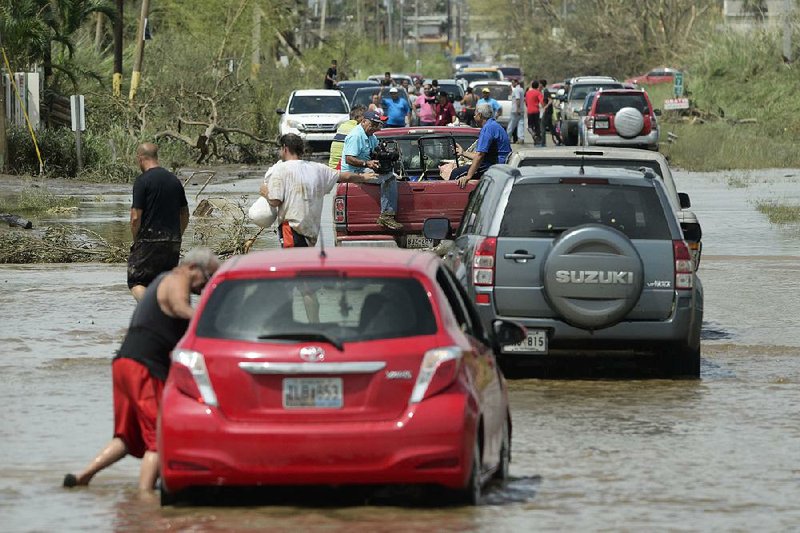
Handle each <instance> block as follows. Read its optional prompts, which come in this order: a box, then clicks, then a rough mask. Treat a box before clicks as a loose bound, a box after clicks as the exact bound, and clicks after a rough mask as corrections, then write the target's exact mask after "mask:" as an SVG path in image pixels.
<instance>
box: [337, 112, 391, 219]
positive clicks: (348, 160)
mask: <svg viewBox="0 0 800 533" xmlns="http://www.w3.org/2000/svg"><path fill="white" fill-rule="evenodd" d="M384 121H386V117H385V116H383V115H380V114H378V113H376V112H375V111H367V112H366V113H364V118H363V119H362V120H361V123H360V124H359V125H358V126H356V127H355V128H353V129H352V131H350V133H348V134H347V137H345V139H344V149H343V150H342V170H343V171H348V172H356V173H361V172H366V170H367V169H373V170H376V169H378V168H379V167H380V164H379V163H378V161H377V160H375V159H370V154H371V153H372V151H373V150H374V149H375V147H376V146H378V138H377V137H375V132H376V131H378V130H379V129H380V128H381V126H382V125H383V123H384ZM377 182H378V183H380V184H381V214H380V216H379V217H378V220H377V221H376V222H377V223H378V224H380V225H381V226H383V227H385V228H388V229H390V230H399V229H402V228H403V225H402V224H400V223H399V222H397V220H395V214H396V213H397V179H396V177H395V175H394V173H392V172H390V173H388V174H379V175H378V178H377Z"/></svg>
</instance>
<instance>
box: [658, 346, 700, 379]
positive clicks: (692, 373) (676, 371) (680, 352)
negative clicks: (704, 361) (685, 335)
mask: <svg viewBox="0 0 800 533" xmlns="http://www.w3.org/2000/svg"><path fill="white" fill-rule="evenodd" d="M661 357H662V367H663V369H664V371H665V373H666V374H667V375H668V376H669V377H671V378H683V379H699V378H700V347H699V346H698V347H697V348H691V347H689V346H687V345H686V344H683V343H676V344H673V345H671V346H670V347H669V348H667V349H666V350H664V352H663V353H662V354H661Z"/></svg>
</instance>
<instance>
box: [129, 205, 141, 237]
mask: <svg viewBox="0 0 800 533" xmlns="http://www.w3.org/2000/svg"><path fill="white" fill-rule="evenodd" d="M141 225H142V210H141V209H136V208H135V207H131V236H132V237H133V240H134V241H136V237H137V236H138V235H139V228H140V227H141Z"/></svg>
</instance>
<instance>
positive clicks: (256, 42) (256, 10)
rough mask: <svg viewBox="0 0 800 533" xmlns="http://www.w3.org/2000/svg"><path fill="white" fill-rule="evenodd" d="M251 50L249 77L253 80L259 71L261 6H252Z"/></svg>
mask: <svg viewBox="0 0 800 533" xmlns="http://www.w3.org/2000/svg"><path fill="white" fill-rule="evenodd" d="M250 46H251V47H252V49H253V50H252V52H251V54H252V55H251V56H250V78H251V79H253V80H255V79H257V78H258V73H259V72H260V71H261V7H260V6H259V5H258V4H255V5H254V6H253V35H252V39H251V41H250Z"/></svg>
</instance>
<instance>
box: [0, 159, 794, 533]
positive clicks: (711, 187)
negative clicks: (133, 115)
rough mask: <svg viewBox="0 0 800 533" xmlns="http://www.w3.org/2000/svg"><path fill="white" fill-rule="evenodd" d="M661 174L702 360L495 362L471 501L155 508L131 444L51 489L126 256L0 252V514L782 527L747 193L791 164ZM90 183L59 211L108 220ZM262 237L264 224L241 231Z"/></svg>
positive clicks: (774, 393) (773, 408)
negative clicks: (687, 236) (692, 254)
mask: <svg viewBox="0 0 800 533" xmlns="http://www.w3.org/2000/svg"><path fill="white" fill-rule="evenodd" d="M676 179H677V182H678V188H679V190H682V191H686V192H688V193H689V194H690V195H691V198H692V203H693V206H694V207H693V210H694V211H695V212H696V213H697V215H698V217H699V218H700V220H701V222H702V224H703V229H704V236H703V241H704V243H705V244H704V251H703V260H702V266H701V270H700V276H701V278H702V281H703V284H704V288H705V301H706V309H705V319H706V322H705V324H704V332H703V362H702V379H701V380H700V381H696V382H685V381H669V380H650V381H648V380H596V381H573V380H533V379H531V380H515V381H512V382H510V389H511V405H512V417H513V421H514V435H513V443H512V448H513V462H512V467H511V474H512V478H513V481H512V482H511V483H509V484H508V485H507V486H506V487H504V488H502V489H500V488H495V489H493V490H491V491H490V492H489V493H488V494H487V495H486V497H485V502H484V504H483V505H481V506H479V507H477V508H474V509H470V508H437V507H435V506H434V507H430V506H424V507H420V506H409V505H408V502H405V501H403V500H400V503H401V504H402V505H400V506H390V505H385V504H384V503H385V501H384V502H380V501H379V502H377V503H375V504H373V505H368V506H365V505H362V504H360V503H359V502H358V500H357V499H356V500H355V501H350V502H347V503H345V504H340V503H338V502H335V503H331V502H330V501H329V500H325V499H324V498H323V499H321V500H318V501H312V502H310V503H306V502H305V501H304V499H303V498H302V497H300V498H296V499H295V500H291V499H290V500H289V501H284V500H281V501H280V502H279V503H278V504H273V505H244V506H234V507H230V506H229V507H218V506H203V507H176V508H166V509H163V510H162V509H161V508H160V507H159V505H158V502H157V498H156V497H155V496H153V497H152V498H148V497H142V496H140V495H139V494H138V493H137V491H136V490H135V485H136V479H137V475H138V462H137V461H135V460H132V459H125V460H123V461H121V462H120V463H118V464H117V465H114V466H113V467H111V468H109V469H107V470H106V471H104V472H103V473H101V474H100V475H99V476H98V477H97V478H96V479H95V480H94V481H93V484H92V486H91V487H90V488H88V489H77V490H75V489H73V490H65V489H62V488H61V487H60V483H61V480H62V478H63V475H64V474H65V473H67V472H70V471H75V470H78V469H79V468H81V467H83V466H84V464H85V463H86V462H87V461H88V460H89V459H90V458H91V457H93V455H94V453H95V452H96V451H98V450H99V448H100V447H101V446H102V445H103V444H105V442H106V441H107V440H108V439H109V438H110V432H111V429H112V406H111V371H110V358H111V355H112V353H113V351H114V350H115V349H116V348H117V347H118V346H119V343H120V341H121V339H122V336H123V334H124V331H125V328H126V327H127V323H128V320H129V319H130V315H131V313H132V311H133V307H134V305H133V299H132V298H131V296H130V294H129V292H128V290H127V287H126V285H125V266H124V265H98V264H77V265H24V266H9V265H5V266H0V306H2V309H3V310H4V313H3V318H2V320H1V321H0V376H1V377H0V379H1V380H2V381H0V401H1V402H2V403H3V405H4V407H5V408H4V409H3V412H2V414H0V465H2V472H3V474H4V475H3V476H2V478H0V529H1V530H2V531H51V530H67V531H72V530H97V531H110V530H113V531H141V530H148V531H154V530H165V529H171V530H174V529H183V530H190V531H229V530H249V529H254V530H255V529H260V530H270V531H299V530H300V531H306V530H316V529H324V530H326V531H352V530H367V529H369V530H391V531H419V530H423V529H425V530H431V531H479V530H487V531H488V530H491V531H528V530H545V531H576V530H614V531H618V530H642V529H644V530H707V531H712V530H714V531H718V530H733V531H753V530H758V531H788V530H798V528H800V321H798V318H797V317H798V314H800V303H798V297H797V294H798V288H800V287H799V285H800V227H798V226H792V225H790V226H771V225H770V224H769V222H768V221H767V219H766V217H765V216H764V215H762V214H760V213H758V212H757V211H756V209H755V206H754V204H755V202H757V201H759V200H765V199H773V200H777V201H781V202H787V203H794V204H798V203H800V171H786V170H778V171H762V172H749V173H716V174H694V173H684V172H679V173H677V176H676ZM258 181H259V179H258V178H257V177H256V176H255V175H252V176H242V179H240V180H238V181H235V182H227V183H222V184H219V185H212V186H210V187H209V189H208V193H209V194H214V195H219V196H220V197H227V198H237V197H239V196H240V195H241V194H247V193H248V192H250V193H251V194H252V192H253V191H255V190H256V188H257V184H258ZM200 185H202V182H201V183H200ZM195 187H196V188H195V189H194V190H195V191H196V190H197V189H199V185H196V186H195ZM188 190H189V191H190V193H191V191H192V189H191V188H189V189H188ZM103 200H104V201H103V202H102V203H99V202H97V201H96V200H94V199H93V197H87V200H86V202H85V204H87V205H86V206H84V204H81V205H82V207H81V209H80V210H79V211H78V213H76V214H74V215H73V216H74V217H75V218H77V219H81V220H83V221H84V222H86V223H90V224H95V225H96V229H95V231H99V232H123V233H121V234H124V231H126V230H127V210H128V206H129V204H128V201H129V196H128V195H127V194H125V193H124V192H122V191H118V192H117V193H116V194H111V195H106V196H104V197H103ZM193 202H194V203H196V200H194V193H191V194H190V204H191V203H193ZM89 206H91V207H89ZM191 208H193V205H192V206H191ZM324 213H325V215H326V216H327V217H330V211H329V209H326V210H325V212H324ZM104 234H108V233H104ZM190 239H191V237H190ZM326 241H327V242H329V243H331V242H333V241H332V234H331V233H330V232H328V234H327V237H326ZM275 243H276V241H275V237H274V235H271V234H266V233H265V234H263V235H262V237H260V238H259V241H258V244H257V248H266V247H274V246H275ZM434 503H435V502H434Z"/></svg>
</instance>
